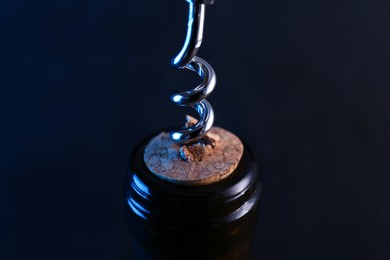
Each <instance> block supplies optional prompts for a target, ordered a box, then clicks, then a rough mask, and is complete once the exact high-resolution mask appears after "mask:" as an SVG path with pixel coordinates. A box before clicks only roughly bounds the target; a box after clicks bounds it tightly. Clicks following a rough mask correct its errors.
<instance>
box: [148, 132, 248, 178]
mask: <svg viewBox="0 0 390 260" xmlns="http://www.w3.org/2000/svg"><path fill="white" fill-rule="evenodd" d="M206 140H207V141H206V142H201V143H195V144H191V145H180V144H178V143H175V142H173V141H172V140H171V138H170V136H169V134H168V133H167V132H161V133H160V134H158V135H156V136H155V137H154V138H153V139H151V141H150V142H149V143H148V144H147V145H146V147H145V152H144V161H145V164H146V166H147V167H148V169H149V170H150V171H151V172H153V173H154V174H155V175H156V176H158V177H159V178H162V179H164V180H167V181H170V182H174V183H177V184H183V185H196V186H199V185H206V184H211V183H215V182H218V181H220V180H222V179H224V178H226V177H228V176H229V175H230V174H231V173H233V171H234V170H235V169H236V168H237V166H238V164H239V162H240V160H241V157H242V154H243V150H244V147H243V144H242V142H241V140H240V139H239V138H238V137H237V136H235V135H234V134H232V133H230V132H229V131H226V130H224V129H222V128H219V127H213V128H211V129H210V131H209V132H208V133H207V136H206Z"/></svg>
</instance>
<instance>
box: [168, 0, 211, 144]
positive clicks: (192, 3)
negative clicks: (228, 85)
mask: <svg viewBox="0 0 390 260" xmlns="http://www.w3.org/2000/svg"><path fill="white" fill-rule="evenodd" d="M187 2H188V3H189V15H188V28H187V35H186V39H185V41H184V45H183V47H182V49H181V51H180V52H179V54H177V55H176V57H175V58H173V59H172V61H171V64H172V66H173V67H174V68H176V69H188V70H191V71H194V72H196V73H197V74H198V75H199V76H200V78H201V79H203V81H202V83H201V84H200V85H198V86H197V87H196V88H194V89H191V90H189V91H182V90H175V91H173V93H172V94H171V101H172V102H173V103H175V104H176V105H178V106H183V107H184V106H191V107H192V108H194V109H195V110H196V111H197V113H198V114H199V120H198V122H197V123H196V124H194V125H188V124H187V125H186V126H185V127H183V128H181V129H173V130H172V131H171V132H170V133H169V134H170V136H171V138H172V140H173V141H175V142H178V143H181V144H189V143H193V142H196V141H198V140H200V139H201V138H202V137H203V136H204V135H205V134H206V133H207V132H208V131H209V130H210V128H211V127H212V125H213V122H214V111H213V108H212V107H211V105H210V103H209V102H208V101H207V100H206V97H207V96H208V95H210V93H211V92H212V91H213V89H214V87H215V85H216V81H217V79H216V75H215V72H214V70H213V68H212V67H211V66H210V64H208V63H207V62H206V61H205V60H203V59H201V58H199V57H197V56H196V54H197V52H198V50H199V48H200V46H201V44H202V39H203V28H204V20H205V9H206V5H211V4H213V3H214V2H215V1H214V0H187Z"/></svg>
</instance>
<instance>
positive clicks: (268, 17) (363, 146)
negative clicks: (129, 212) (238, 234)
mask: <svg viewBox="0 0 390 260" xmlns="http://www.w3.org/2000/svg"><path fill="white" fill-rule="evenodd" d="M186 19H187V3H186V2H185V1H184V0H181V1H162V0H160V1H157V0H152V1H130V0H109V1H108V0H102V1H75V0H67V1H65V0H61V1H49V0H46V1H44V0H42V1H27V0H26V1H21V0H20V1H11V0H3V1H1V2H0V66H1V72H0V75H1V77H0V86H1V88H0V93H1V94H0V115H1V117H0V120H1V121H0V133H1V139H0V140H1V143H0V149H1V150H0V151H1V157H0V172H1V174H0V259H2V260H3V259H4V260H8V259H110V260H111V259H131V258H132V245H131V243H132V238H131V235H130V232H129V230H128V227H127V226H126V221H125V218H124V209H125V208H124V201H123V182H124V176H125V174H126V168H127V161H128V158H129V156H130V153H131V151H132V150H133V149H134V148H135V146H136V144H137V143H138V142H139V141H140V140H142V139H143V138H144V137H146V136H147V135H149V134H150V133H152V132H154V131H156V130H158V129H161V128H165V127H169V126H172V125H177V124H181V122H183V121H184V110H183V109H181V108H177V107H175V106H174V105H172V104H171V103H170V101H169V93H170V92H171V91H172V90H173V89H175V88H185V89H189V88H192V87H194V86H195V85H196V84H197V83H198V82H199V80H198V79H197V77H196V76H193V75H192V74H191V73H184V72H181V71H175V70H173V69H171V67H170V65H169V61H170V58H171V57H173V56H174V54H176V52H177V51H178V50H179V49H180V47H181V44H182V42H183V40H184V34H185V30H186V23H187V21H186ZM199 55H200V56H201V57H203V58H205V59H206V60H208V61H209V62H210V63H211V64H212V65H213V67H214V69H215V70H216V72H217V76H218V85H217V88H216V89H215V91H214V92H213V94H212V96H210V98H209V100H210V102H211V103H212V104H213V107H214V109H215V112H216V125H219V126H223V127H224V128H226V129H229V130H231V131H232V132H234V133H236V134H237V135H239V136H240V137H241V138H243V139H244V140H246V141H247V142H248V143H249V144H250V145H251V147H252V148H253V150H254V152H255V155H256V157H257V162H258V165H259V169H260V173H261V179H262V183H263V187H264V190H263V200H262V205H261V216H260V222H259V226H258V229H257V230H256V236H255V248H254V251H255V256H256V257H255V259H266V260H267V259H271V260H272V259H374V260H376V259H378V260H385V259H390V246H389V244H390V189H389V187H390V175H389V169H390V163H389V155H390V154H389V153H390V132H389V130H390V123H389V122H390V121H389V119H390V110H389V109H390V105H389V98H390V88H389V84H390V66H389V61H390V2H389V1H379V0H370V1H368V0H364V1H363V0H349V1H348V0H327V1H317V0H302V1H288V0H276V1H259V0H241V1H233V0H217V1H216V4H215V5H214V6H212V7H210V8H208V9H207V19H206V31H205V40H204V42H203V46H202V49H201V52H200V53H199Z"/></svg>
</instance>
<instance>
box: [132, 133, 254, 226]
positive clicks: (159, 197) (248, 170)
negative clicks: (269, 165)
mask: <svg viewBox="0 0 390 260" xmlns="http://www.w3.org/2000/svg"><path fill="white" fill-rule="evenodd" d="M151 138H153V136H151V137H148V138H146V139H145V140H144V141H143V142H141V143H140V145H139V146H138V147H137V149H136V150H135V152H134V153H133V155H132V158H131V161H130V167H129V172H128V176H127V181H126V202H127V204H128V206H129V208H130V213H131V214H132V215H133V216H135V217H137V218H139V219H140V220H143V221H157V222H159V223H163V224H164V225H167V226H172V227H175V226H176V227H177V226H180V225H181V224H180V223H189V222H191V221H196V222H197V223H202V225H201V226H204V227H209V228H210V227H217V226H220V225H222V224H226V223H230V222H234V221H236V220H239V219H240V218H242V217H244V216H245V215H247V214H248V213H249V212H251V211H254V210H255V209H256V208H257V204H258V203H257V202H258V201H259V199H260V193H261V185H260V182H259V178H258V174H257V170H256V165H255V163H254V159H253V156H252V153H251V152H250V150H249V148H248V146H247V145H246V144H245V143H243V144H244V153H243V155H242V158H241V161H240V163H239V165H238V166H237V168H236V170H235V171H234V173H232V174H231V176H229V177H227V178H225V179H223V180H221V181H220V182H217V183H212V184H208V185H203V186H187V185H180V184H177V183H172V182H169V181H166V180H163V179H161V178H158V177H157V176H155V174H153V173H152V172H151V171H150V170H149V169H148V167H147V166H146V165H145V163H144V160H143V153H144V149H145V146H146V145H147V143H148V142H149V140H150V139H151Z"/></svg>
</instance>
